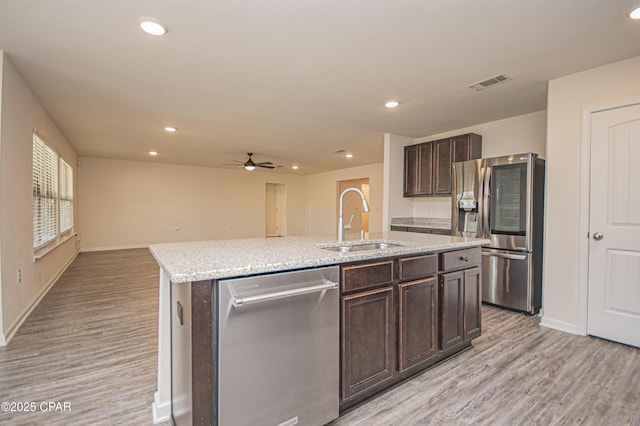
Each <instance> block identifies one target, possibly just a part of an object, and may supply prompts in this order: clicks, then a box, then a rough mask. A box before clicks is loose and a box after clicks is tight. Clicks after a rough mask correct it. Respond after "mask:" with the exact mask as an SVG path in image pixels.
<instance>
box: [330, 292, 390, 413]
mask: <svg viewBox="0 0 640 426" xmlns="http://www.w3.org/2000/svg"><path fill="white" fill-rule="evenodd" d="M341 309H342V318H343V321H342V330H341V333H340V335H341V337H340V339H341V360H340V361H341V363H340V364H341V365H340V368H341V400H342V401H345V400H349V399H350V398H352V397H355V396H357V395H358V394H360V393H362V392H364V391H366V390H368V389H370V388H372V387H374V386H376V385H378V384H380V383H383V382H385V381H387V380H389V379H392V378H393V371H394V368H395V362H396V355H395V354H396V350H395V347H396V343H395V340H396V339H395V333H394V328H395V321H394V309H393V288H391V287H385V288H382V289H377V290H371V291H367V292H363V293H357V294H353V295H350V296H344V297H342V299H341Z"/></svg>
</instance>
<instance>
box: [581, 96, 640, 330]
mask: <svg viewBox="0 0 640 426" xmlns="http://www.w3.org/2000/svg"><path fill="white" fill-rule="evenodd" d="M638 104H640V97H633V98H628V99H622V100H616V101H612V102H607V103H604V104H600V105H595V106H591V107H583V108H582V120H581V121H582V132H581V134H582V136H581V141H580V217H579V245H578V324H577V327H576V333H577V334H580V335H583V336H586V335H587V323H588V318H589V297H588V296H589V241H590V239H589V238H590V237H589V220H590V215H589V213H590V211H589V206H590V202H591V200H590V196H591V195H590V194H591V115H592V114H595V113H597V112H602V111H607V110H610V109H616V108H624V107H629V106H633V105H638Z"/></svg>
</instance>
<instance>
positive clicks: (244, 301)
mask: <svg viewBox="0 0 640 426" xmlns="http://www.w3.org/2000/svg"><path fill="white" fill-rule="evenodd" d="M338 286H339V284H338V283H336V282H333V281H329V280H326V281H325V282H324V283H323V284H318V285H312V286H309V287H302V288H296V289H292V290H285V291H276V292H274V293H266V294H259V295H257V296H248V297H233V300H232V302H231V304H232V305H233V307H234V308H239V307H240V306H244V305H250V304H252V303H260V302H267V301H269V300H276V299H284V298H287V297H293V296H299V295H301V294H309V293H317V292H320V291H324V290H333V289H336V288H338Z"/></svg>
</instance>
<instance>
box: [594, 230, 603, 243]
mask: <svg viewBox="0 0 640 426" xmlns="http://www.w3.org/2000/svg"><path fill="white" fill-rule="evenodd" d="M602 238H604V235H602V233H601V232H596V233H595V234H593V239H594V240H596V241H600V240H601V239H602Z"/></svg>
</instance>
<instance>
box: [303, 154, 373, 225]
mask: <svg viewBox="0 0 640 426" xmlns="http://www.w3.org/2000/svg"><path fill="white" fill-rule="evenodd" d="M361 178H369V185H370V193H369V203H370V209H371V211H370V213H369V231H370V232H380V231H381V230H382V164H372V165H369V166H361V167H353V168H349V169H343V170H336V171H332V172H326V173H317V174H313V175H307V176H305V192H306V194H307V233H308V234H311V235H329V234H331V235H336V233H337V226H338V213H337V212H338V206H337V195H338V194H337V191H338V182H339V181H341V180H350V179H361Z"/></svg>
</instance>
